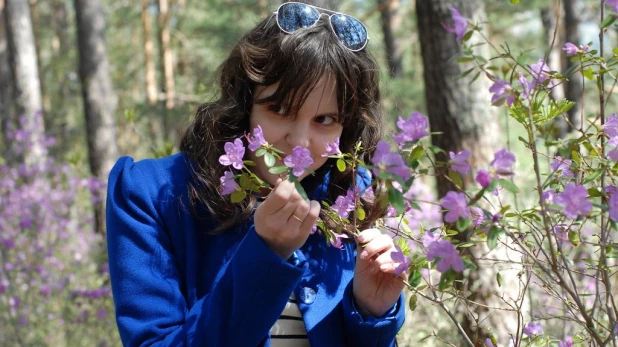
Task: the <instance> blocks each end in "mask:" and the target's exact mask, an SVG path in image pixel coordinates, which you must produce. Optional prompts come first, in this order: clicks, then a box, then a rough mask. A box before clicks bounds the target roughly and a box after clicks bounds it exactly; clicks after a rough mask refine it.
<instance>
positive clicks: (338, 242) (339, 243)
mask: <svg viewBox="0 0 618 347" xmlns="http://www.w3.org/2000/svg"><path fill="white" fill-rule="evenodd" d="M333 236H335V239H334V240H331V241H330V244H331V245H332V246H333V247H335V248H339V249H343V239H347V238H350V237H349V236H348V235H346V234H337V233H335V232H333Z"/></svg>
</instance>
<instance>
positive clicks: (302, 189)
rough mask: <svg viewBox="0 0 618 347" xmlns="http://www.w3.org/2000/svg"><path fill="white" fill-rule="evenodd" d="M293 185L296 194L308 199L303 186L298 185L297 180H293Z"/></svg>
mask: <svg viewBox="0 0 618 347" xmlns="http://www.w3.org/2000/svg"><path fill="white" fill-rule="evenodd" d="M294 187H296V190H297V191H298V194H300V196H301V197H302V198H303V199H305V200H309V198H308V197H307V193H306V192H305V188H303V186H301V185H300V182H298V181H296V182H294Z"/></svg>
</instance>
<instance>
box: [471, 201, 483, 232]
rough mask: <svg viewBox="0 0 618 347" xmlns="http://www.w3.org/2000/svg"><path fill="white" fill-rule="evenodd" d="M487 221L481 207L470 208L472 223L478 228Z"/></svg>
mask: <svg viewBox="0 0 618 347" xmlns="http://www.w3.org/2000/svg"><path fill="white" fill-rule="evenodd" d="M484 221H485V214H484V213H483V210H482V209H481V208H480V207H476V206H475V207H470V222H472V225H473V226H474V227H476V228H478V227H479V226H481V224H483V222H484Z"/></svg>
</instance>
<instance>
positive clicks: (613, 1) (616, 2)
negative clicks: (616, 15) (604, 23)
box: [605, 0, 618, 12]
mask: <svg viewBox="0 0 618 347" xmlns="http://www.w3.org/2000/svg"><path fill="white" fill-rule="evenodd" d="M605 5H609V6H612V7H613V10H614V12H618V0H605Z"/></svg>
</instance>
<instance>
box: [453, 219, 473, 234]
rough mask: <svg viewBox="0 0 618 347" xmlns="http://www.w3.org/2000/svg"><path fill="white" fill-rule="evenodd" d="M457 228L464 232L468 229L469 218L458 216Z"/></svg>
mask: <svg viewBox="0 0 618 347" xmlns="http://www.w3.org/2000/svg"><path fill="white" fill-rule="evenodd" d="M456 225H457V230H459V231H461V232H464V231H466V230H467V229H468V227H469V226H470V219H467V218H459V219H458V220H457V223H456Z"/></svg>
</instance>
